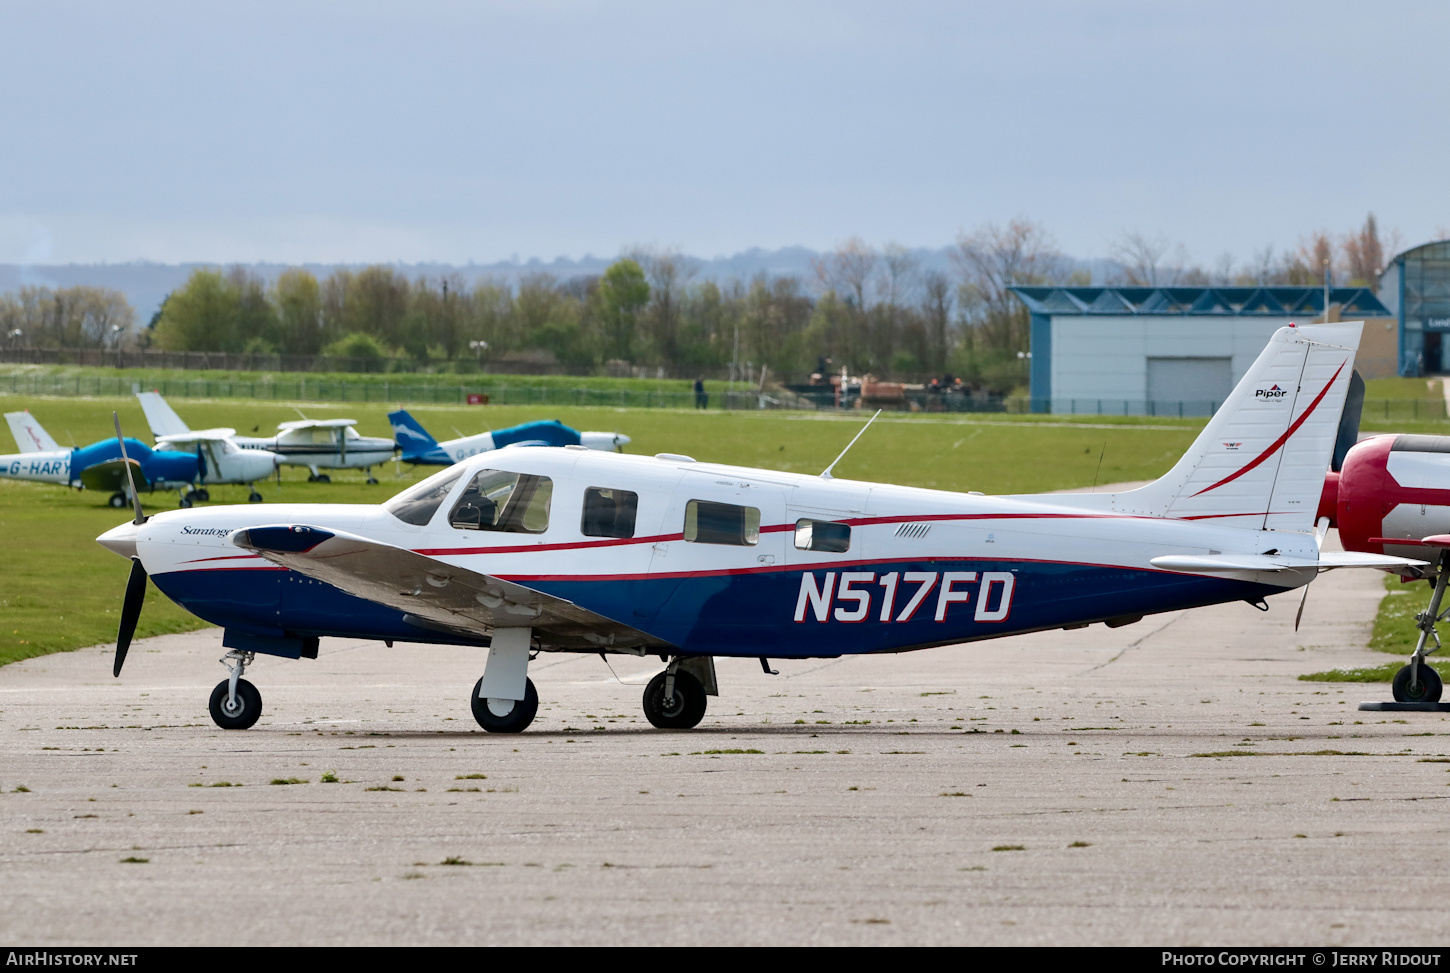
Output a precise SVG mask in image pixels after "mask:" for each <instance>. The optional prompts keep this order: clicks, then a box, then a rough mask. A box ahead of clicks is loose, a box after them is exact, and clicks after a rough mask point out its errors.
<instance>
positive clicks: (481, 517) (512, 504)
mask: <svg viewBox="0 0 1450 973" xmlns="http://www.w3.org/2000/svg"><path fill="white" fill-rule="evenodd" d="M553 494H554V481H553V480H551V479H549V478H548V477H547V476H535V475H534V474H532V473H509V472H506V471H504V470H480V471H479V472H478V474H477V475H476V476H474V478H473V481H472V482H470V483H469V484H468V486H467V487H465V488H464V490H463V493H462V495H461V496H459V498H458V502H457V503H455V504H454V505H453V510H452V511H451V512H450V513H449V514H448V523H449V524H450V525H452V526H453V527H456V528H457V529H459V530H497V531H503V532H505V533H513V534H542V533H543V532H544V531H546V530H548V528H549V504H550V501H551V500H552V499H553Z"/></svg>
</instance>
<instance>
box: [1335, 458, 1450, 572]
mask: <svg viewBox="0 0 1450 973" xmlns="http://www.w3.org/2000/svg"><path fill="white" fill-rule="evenodd" d="M1330 511H1332V513H1331V512H1330ZM1319 515H1320V516H1328V517H1329V518H1330V521H1331V523H1332V524H1333V526H1335V527H1337V528H1339V540H1340V543H1341V544H1343V545H1344V549H1345V550H1347V551H1364V552H1366V553H1370V554H1390V555H1398V556H1400V557H1413V558H1420V559H1429V560H1433V558H1426V550H1427V548H1426V547H1425V545H1424V544H1422V543H1421V542H1420V540H1421V538H1424V537H1429V536H1431V535H1433V534H1450V436H1411V435H1399V436H1375V437H1373V438H1371V439H1366V440H1364V441H1363V442H1361V443H1358V444H1357V445H1355V446H1354V447H1353V448H1352V449H1350V450H1349V452H1348V453H1347V454H1346V455H1345V458H1344V464H1343V466H1342V467H1341V468H1340V471H1339V472H1338V473H1337V474H1336V473H1329V474H1328V475H1327V476H1326V477H1325V481H1324V493H1323V495H1322V497H1321V499H1320V506H1319Z"/></svg>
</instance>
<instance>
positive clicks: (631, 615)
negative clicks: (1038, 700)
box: [98, 323, 1424, 732]
mask: <svg viewBox="0 0 1450 973" xmlns="http://www.w3.org/2000/svg"><path fill="white" fill-rule="evenodd" d="M1359 333H1360V324H1359V323H1351V324H1329V325H1314V326H1307V327H1300V328H1295V327H1288V328H1283V329H1280V330H1279V331H1278V332H1277V333H1276V334H1275V335H1274V336H1273V338H1272V339H1271V340H1270V342H1269V344H1268V346H1267V348H1265V350H1264V351H1263V353H1262V354H1260V356H1259V357H1258V359H1257V360H1256V361H1255V362H1254V364H1253V366H1252V367H1251V368H1250V369H1249V370H1248V372H1247V374H1246V375H1245V376H1244V378H1243V380H1242V381H1241V382H1240V383H1239V384H1238V386H1237V387H1236V388H1235V389H1234V391H1233V393H1232V394H1231V395H1230V396H1229V397H1228V399H1227V401H1226V402H1225V403H1224V405H1223V407H1222V408H1221V409H1220V410H1219V411H1218V413H1217V414H1216V415H1215V416H1214V417H1213V418H1212V419H1211V420H1210V421H1209V422H1208V424H1207V426H1206V427H1205V428H1204V430H1203V432H1202V434H1200V435H1199V437H1198V438H1197V440H1196V441H1195V442H1194V444H1193V446H1192V447H1191V448H1190V449H1189V450H1188V452H1187V453H1185V454H1184V456H1183V458H1182V459H1180V460H1179V461H1178V463H1177V464H1176V465H1175V466H1174V467H1173V468H1172V469H1171V470H1169V471H1168V473H1167V474H1165V475H1164V476H1163V477H1162V478H1160V479H1159V480H1157V481H1155V482H1154V483H1152V484H1150V485H1148V486H1145V487H1143V488H1141V489H1138V490H1132V491H1129V492H1125V493H1102V494H1088V495H1066V496H1064V495H1045V496H1010V497H989V496H982V495H975V494H963V493H949V492H945V491H938V490H924V489H915V488H909V487H900V486H890V485H885V484H877V483H864V482H859V481H853V480H844V479H834V478H832V477H831V475H830V468H828V469H827V470H826V472H824V473H822V474H821V475H820V476H806V475H800V474H791V473H781V472H775V471H771V470H758V469H744V468H739V467H731V466H719V465H715V464H710V463H700V462H696V461H695V460H693V459H690V458H689V457H686V456H680V455H673V454H660V455H657V456H654V457H646V456H628V455H620V454H614V453H606V452H600V451H596V450H589V449H586V448H583V447H579V446H576V447H563V448H548V447H528V448H523V447H505V448H503V449H499V450H495V451H493V452H490V453H485V454H483V455H480V456H477V457H474V458H472V459H469V460H466V461H464V462H462V463H460V464H458V465H457V466H453V467H450V468H448V469H445V470H443V471H441V472H439V473H437V474H435V475H433V476H431V477H429V478H428V479H426V480H423V481H422V482H420V483H418V484H415V485H414V486H412V487H410V488H409V489H407V490H404V491H403V492H402V493H400V494H398V495H397V496H395V497H394V498H393V499H391V500H389V501H388V502H387V503H385V504H382V505H381V506H362V505H313V504H296V505H283V506H273V507H270V508H267V510H266V517H265V518H259V517H258V515H257V511H256V510H255V509H254V508H247V507H212V508H209V509H207V510H203V511H173V512H166V513H161V514H157V515H155V516H153V517H151V518H150V519H149V520H148V519H145V518H143V517H142V516H141V514H140V509H139V506H138V508H137V518H136V520H135V521H133V522H132V523H128V524H124V525H122V526H120V527H117V528H115V529H113V530H110V531H108V532H107V533H105V534H102V535H101V536H100V537H99V538H98V540H99V542H100V543H101V544H103V545H104V546H106V547H107V548H109V549H111V550H112V551H115V552H116V553H118V554H121V555H123V556H126V557H130V558H132V559H133V564H132V570H131V579H130V582H129V584H128V588H127V595H126V602H125V607H124V608H123V611H122V617H121V626H120V632H119V635H118V640H117V653H116V660H115V672H116V673H117V674H118V675H119V673H120V668H121V664H122V662H123V661H124V658H125V651H126V648H127V646H128V645H129V643H130V639H131V634H132V632H133V631H134V629H135V625H136V619H137V617H138V615H139V612H140V608H141V597H142V595H143V594H144V591H145V587H146V579H147V576H148V574H149V575H150V577H151V578H152V580H154V581H155V583H156V586H157V587H158V588H160V589H161V590H162V591H163V592H164V593H165V594H166V595H167V596H169V597H170V598H172V599H173V600H175V601H176V602H178V603H179V604H181V605H183V606H184V607H186V608H187V609H189V610H190V611H192V612H194V613H196V614H197V615H199V616H201V617H202V618H205V619H207V620H208V621H211V622H213V623H215V624H217V625H221V626H224V627H225V629H226V631H225V634H224V636H223V639H222V644H223V645H224V646H225V647H226V648H227V649H228V650H229V651H228V653H227V655H226V656H225V657H224V659H223V662H224V663H225V664H226V665H227V666H228V668H229V670H230V673H229V676H228V678H227V679H224V680H223V681H222V682H221V683H219V684H218V685H217V687H216V688H215V690H214V691H213V692H212V696H211V714H212V718H213V719H214V720H215V721H216V723H217V724H218V725H220V726H223V727H227V728H245V727H248V726H251V725H252V724H253V723H255V722H256V720H257V718H258V716H259V714H260V713H261V707H262V703H261V695H260V694H259V693H258V692H257V690H256V688H255V687H254V686H253V685H252V684H251V683H249V682H248V681H246V680H245V679H242V678H240V677H241V675H242V673H243V671H244V669H245V668H246V667H247V666H248V665H250V664H252V662H253V660H254V658H255V655H256V654H266V655H275V656H283V657H288V658H294V659H296V658H314V657H315V656H316V655H317V651H318V640H319V639H320V638H321V637H324V636H339V637H344V638H364V639H378V640H383V641H385V642H387V643H388V644H389V645H391V644H393V643H394V642H395V641H396V642H442V643H450V644H457V645H476V646H479V647H484V646H487V647H488V656H487V662H486V663H485V664H484V668H483V676H482V678H481V679H479V681H478V682H477V684H475V686H474V688H473V692H472V694H471V697H472V708H473V714H474V717H475V718H476V719H477V721H478V722H479V724H480V725H482V726H483V727H484V728H485V729H487V730H491V731H496V732H517V731H520V730H523V729H524V728H525V727H527V726H528V725H529V724H530V722H531V721H532V720H533V718H534V715H535V711H536V709H537V706H538V694H537V692H536V690H535V688H534V684H533V682H532V680H530V679H529V678H528V666H529V661H530V659H531V658H532V657H533V656H534V655H535V653H536V652H540V651H545V652H551V651H561V652H590V653H595V652H599V653H603V652H615V653H627V654H632V655H640V656H645V655H658V656H659V657H660V659H661V660H662V661H663V662H664V663H665V667H664V669H663V671H661V672H660V673H659V674H658V675H656V676H655V677H654V678H653V679H652V680H651V681H650V683H649V685H648V687H647V688H646V689H645V692H644V711H645V714H646V716H647V717H648V718H649V720H650V722H651V723H653V724H654V725H655V726H658V727H665V728H688V727H692V726H694V725H696V724H697V723H698V722H699V721H700V720H701V718H702V717H703V716H704V713H705V707H706V700H707V697H708V696H710V695H714V694H716V692H717V688H716V679H715V667H714V661H713V660H714V657H716V656H721V657H747V658H758V659H759V660H760V662H761V664H762V666H763V667H765V668H766V669H767V671H769V660H770V659H786V660H795V659H806V658H822V657H827V658H834V657H837V656H840V655H844V654H854V653H869V652H897V651H903V650H908V649H919V648H927V647H930V646H939V645H949V644H955V643H962V642H971V641H974V640H978V639H988V638H997V637H1001V636H1005V635H1014V634H1018V633H1022V632H1032V631H1041V630H1045V629H1057V628H1064V629H1071V628H1081V627H1083V626H1085V625H1088V624H1092V623H1095V622H1103V623H1106V624H1108V625H1112V626H1117V625H1126V624H1129V623H1131V622H1134V621H1137V620H1139V619H1141V618H1142V617H1143V616H1144V615H1148V614H1152V613H1156V612H1167V611H1177V610H1180V609H1186V608H1194V607H1199V606H1203V605H1212V604H1218V603H1223V602H1231V601H1246V602H1248V603H1250V604H1252V605H1255V606H1257V607H1261V608H1263V607H1267V606H1266V605H1265V604H1264V598H1265V597H1267V596H1269V595H1274V594H1278V593H1280V592H1284V591H1288V590H1290V589H1293V588H1298V587H1301V586H1303V585H1306V584H1308V583H1309V582H1310V581H1311V580H1313V578H1314V577H1315V575H1316V574H1317V573H1318V572H1319V571H1320V570H1322V569H1325V568H1334V567H1377V568H1383V569H1388V570H1404V569H1405V568H1406V567H1407V566H1415V565H1423V563H1424V562H1419V561H1414V560H1412V559H1406V558H1399V557H1387V556H1385V555H1375V554H1366V553H1331V552H1323V551H1321V550H1320V543H1321V541H1322V539H1323V534H1322V532H1320V531H1317V530H1316V525H1315V512H1316V507H1317V504H1318V501H1319V498H1320V493H1321V490H1322V488H1323V484H1324V479H1325V471H1326V469H1327V468H1328V465H1329V460H1330V454H1331V452H1332V450H1333V449H1334V446H1335V441H1336V433H1337V430H1338V427H1339V424H1340V413H1341V408H1342V406H1343V404H1344V400H1345V391H1346V388H1347V386H1348V384H1349V380H1350V375H1351V371H1352V368H1353V359H1354V352H1355V349H1356V348H1357V346H1358V342H1359ZM858 435H859V434H858ZM848 449H849V447H848ZM843 455H844V454H843ZM837 462H839V457H838V459H837ZM835 465H836V464H835V463H833V464H832V467H834V466H835ZM964 651H965V650H964Z"/></svg>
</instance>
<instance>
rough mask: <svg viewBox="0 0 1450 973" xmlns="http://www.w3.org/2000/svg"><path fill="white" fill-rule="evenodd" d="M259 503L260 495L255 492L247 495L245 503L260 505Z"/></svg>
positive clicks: (260, 500)
mask: <svg viewBox="0 0 1450 973" xmlns="http://www.w3.org/2000/svg"><path fill="white" fill-rule="evenodd" d="M261 502H262V495H261V494H260V493H258V492H257V491H256V490H253V491H252V492H251V493H249V494H247V503H261Z"/></svg>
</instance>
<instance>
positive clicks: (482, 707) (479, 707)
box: [469, 677, 539, 733]
mask: <svg viewBox="0 0 1450 973" xmlns="http://www.w3.org/2000/svg"><path fill="white" fill-rule="evenodd" d="M482 685H483V679H482V678H481V677H480V678H479V680H478V682H476V683H474V684H473V695H472V696H471V697H470V699H469V702H470V704H471V705H472V706H473V718H474V719H475V720H477V721H478V725H479V726H481V727H483V728H484V729H485V730H487V731H488V732H490V733H522V732H523V731H524V730H527V729H528V728H529V724H530V723H532V722H534V715H535V714H536V713H538V712H539V691H538V690H537V689H535V688H534V681H533V680H532V679H525V680H524V698H523V699H521V700H518V701H516V702H515V703H514V708H513V710H511V711H510V712H509V713H508V714H507V715H505V716H496V715H494V713H493V711H492V710H490V709H489V708H488V700H486V699H482V698H480V697H479V695H478V688H479V687H480V686H482Z"/></svg>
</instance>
